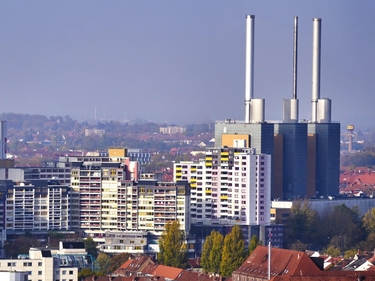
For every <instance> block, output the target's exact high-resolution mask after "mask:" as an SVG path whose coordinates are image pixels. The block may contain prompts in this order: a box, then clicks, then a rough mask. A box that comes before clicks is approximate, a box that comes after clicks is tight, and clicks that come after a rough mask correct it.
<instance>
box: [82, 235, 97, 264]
mask: <svg viewBox="0 0 375 281" xmlns="http://www.w3.org/2000/svg"><path fill="white" fill-rule="evenodd" d="M84 243H85V249H86V252H87V253H88V254H89V255H91V256H93V258H94V259H96V257H97V256H98V249H97V248H96V243H95V241H94V239H92V237H87V238H86V239H85V240H84Z"/></svg>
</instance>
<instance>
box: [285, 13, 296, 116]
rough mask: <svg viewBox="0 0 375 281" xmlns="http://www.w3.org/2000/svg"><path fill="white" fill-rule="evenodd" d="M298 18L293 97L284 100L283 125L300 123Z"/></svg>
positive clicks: (294, 48) (294, 44)
mask: <svg viewBox="0 0 375 281" xmlns="http://www.w3.org/2000/svg"><path fill="white" fill-rule="evenodd" d="M297 57H298V17H294V32H293V95H292V98H291V99H284V100H283V123H298V99H297Z"/></svg>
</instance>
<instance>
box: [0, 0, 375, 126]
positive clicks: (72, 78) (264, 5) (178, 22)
mask: <svg viewBox="0 0 375 281" xmlns="http://www.w3.org/2000/svg"><path fill="white" fill-rule="evenodd" d="M374 10H375V2H373V1H370V0H365V1H361V2H360V3H358V2H354V1H342V0H332V1H323V0H306V1H297V0H294V1H292V0H285V1H255V0H250V1H249V0H248V1H245V0H238V1H236V2H228V1H222V0H215V1H214V0H207V1H197V0H192V1H186V2H185V1H164V0H160V1H120V0H114V1H110V2H102V1H96V0H95V1H88V0H82V1H71V0H68V1H63V2H55V1H52V2H50V1H37V2H36V1H18V0H16V1H4V2H2V3H1V4H0V25H1V26H2V28H1V29H0V37H1V38H2V44H1V45H0V61H1V64H0V92H1V95H2V97H3V99H2V103H1V105H0V112H14V113H27V114H42V115H47V116H56V115H62V116H65V115H70V116H71V117H72V118H75V119H77V120H80V121H82V120H85V119H93V118H95V116H96V117H97V118H98V119H99V118H101V119H103V118H104V119H115V120H120V121H124V120H125V119H127V120H132V119H145V120H148V121H150V122H158V123H160V122H168V123H175V124H191V123H205V122H214V121H216V120H224V119H226V118H231V119H236V120H243V119H244V97H245V29H246V26H245V16H246V15H247V14H252V15H255V70H254V73H255V75H254V77H255V84H254V89H255V90H254V97H255V98H264V99H265V100H266V111H265V113H266V114H265V115H266V120H281V119H282V100H283V98H291V97H292V86H293V62H292V60H293V18H294V16H298V18H299V34H298V35H299V42H298V98H299V100H300V110H299V112H300V114H299V119H308V120H310V119H311V103H310V100H311V91H312V90H311V80H312V78H311V75H312V19H313V18H315V17H319V18H322V57H321V97H322V98H330V99H331V100H332V120H333V121H336V122H340V123H341V130H345V127H346V125H349V124H354V125H355V127H356V128H358V129H362V130H365V129H367V128H369V127H371V126H372V122H371V121H372V120H371V118H373V115H372V112H373V110H374V104H375V95H374V94H373V92H372V91H373V89H374V86H375V79H374V78H373V76H374V75H373V73H374V65H375V59H374V53H373V50H374V49H375V36H373V35H372V34H373V30H375V21H374V20H373V15H372V13H373V11H374Z"/></svg>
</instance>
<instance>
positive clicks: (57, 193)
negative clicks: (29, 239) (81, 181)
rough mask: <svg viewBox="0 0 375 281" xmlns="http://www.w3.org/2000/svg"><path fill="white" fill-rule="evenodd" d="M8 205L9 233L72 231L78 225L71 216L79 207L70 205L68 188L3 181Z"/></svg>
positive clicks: (31, 182)
mask: <svg viewBox="0 0 375 281" xmlns="http://www.w3.org/2000/svg"><path fill="white" fill-rule="evenodd" d="M0 190H1V192H2V193H3V198H4V199H5V198H6V201H5V225H4V229H5V230H6V231H7V232H17V231H25V230H30V231H48V230H69V229H71V228H74V224H76V222H75V221H74V219H73V218H72V217H71V214H74V213H75V212H77V208H78V206H77V205H74V204H71V199H72V191H71V188H70V187H69V186H64V185H49V183H48V181H43V180H37V181H30V182H21V183H16V182H13V181H11V180H3V181H0Z"/></svg>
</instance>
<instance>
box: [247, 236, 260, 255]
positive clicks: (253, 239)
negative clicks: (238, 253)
mask: <svg viewBox="0 0 375 281" xmlns="http://www.w3.org/2000/svg"><path fill="white" fill-rule="evenodd" d="M258 245H261V243H260V241H259V239H258V236H256V235H253V236H252V237H251V240H250V243H249V248H248V253H249V256H250V255H251V253H252V252H254V250H255V248H256V247H258Z"/></svg>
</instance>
